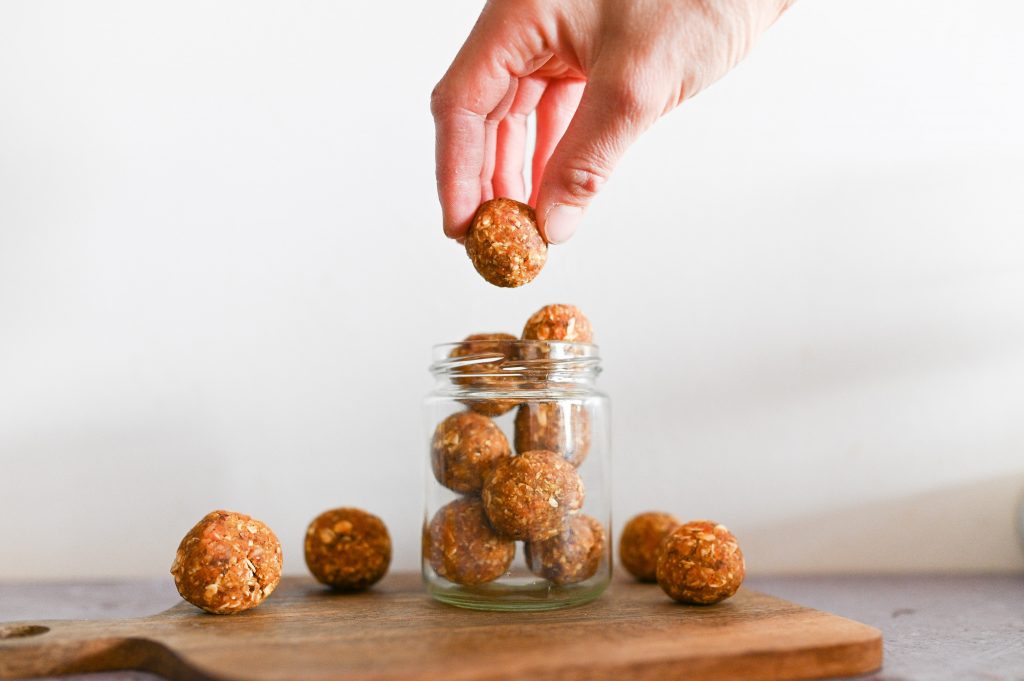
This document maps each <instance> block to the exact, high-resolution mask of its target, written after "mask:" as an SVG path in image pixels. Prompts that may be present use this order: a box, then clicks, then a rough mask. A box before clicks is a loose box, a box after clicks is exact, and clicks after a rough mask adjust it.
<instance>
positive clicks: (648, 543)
mask: <svg viewBox="0 0 1024 681" xmlns="http://www.w3.org/2000/svg"><path fill="white" fill-rule="evenodd" d="M680 525H682V522H681V521H680V520H679V519H678V518H676V517H675V516H674V515H672V514H671V513H658V512H654V511H650V512H647V513H641V514H640V515H637V516H634V517H633V518H631V519H630V520H629V522H628V523H626V526H625V527H623V528H622V535H621V536H620V537H619V562H620V563H622V567H624V568H626V571H627V572H628V573H629V574H631V575H633V576H634V577H635V578H636V579H638V580H639V581H641V582H654V581H657V569H658V549H659V548H660V547H661V542H662V541H664V539H665V537H667V536H668V535H669V534H670V533H671V532H672V530H674V529H676V528H677V527H679V526H680Z"/></svg>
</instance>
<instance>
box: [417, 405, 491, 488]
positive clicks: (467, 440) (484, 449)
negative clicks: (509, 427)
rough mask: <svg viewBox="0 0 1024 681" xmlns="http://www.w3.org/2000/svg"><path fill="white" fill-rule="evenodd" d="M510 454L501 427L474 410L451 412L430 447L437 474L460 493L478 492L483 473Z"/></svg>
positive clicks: (439, 427) (441, 424)
mask: <svg viewBox="0 0 1024 681" xmlns="http://www.w3.org/2000/svg"><path fill="white" fill-rule="evenodd" d="M510 455H511V449H510V447H509V444H508V439H507V438H506V437H505V434H504V433H503V432H501V428H499V427H498V426H497V424H495V423H494V421H492V420H491V419H489V418H487V417H486V416H483V415H481V414H476V413H473V412H471V411H463V412H458V413H456V414H452V415H451V416H449V417H448V418H446V419H445V420H444V421H442V422H441V423H440V424H439V425H438V426H437V429H436V430H435V431H434V439H433V441H432V442H431V446H430V462H431V465H432V467H433V469H434V477H435V478H437V481H438V482H440V483H441V484H442V485H444V486H445V487H447V488H448V489H451V490H454V491H456V492H459V493H461V494H474V493H478V492H479V491H480V488H481V487H483V484H484V476H485V475H487V474H488V473H489V472H490V471H491V469H492V468H494V466H495V465H496V464H497V463H498V461H500V460H501V459H504V458H508V457H509V456H510Z"/></svg>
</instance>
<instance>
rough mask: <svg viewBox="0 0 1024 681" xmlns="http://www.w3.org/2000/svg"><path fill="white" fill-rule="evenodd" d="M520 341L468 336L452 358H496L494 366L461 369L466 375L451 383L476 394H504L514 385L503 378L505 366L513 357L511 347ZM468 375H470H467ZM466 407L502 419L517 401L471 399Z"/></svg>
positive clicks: (488, 335)
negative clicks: (508, 387)
mask: <svg viewBox="0 0 1024 681" xmlns="http://www.w3.org/2000/svg"><path fill="white" fill-rule="evenodd" d="M516 340H518V339H517V338H516V337H515V336H513V335H512V334H510V333H474V334H470V335H469V336H466V338H465V339H463V341H462V343H460V344H459V345H458V347H456V348H455V349H454V350H452V351H451V353H450V354H449V357H452V358H460V357H467V358H472V357H477V356H479V357H480V358H481V359H483V358H484V357H488V356H494V357H496V359H495V360H494V361H491V362H477V363H474V364H467V365H465V366H463V367H460V368H459V372H460V373H461V374H463V375H461V376H456V377H455V378H453V379H452V382H453V383H458V384H461V385H465V386H467V387H470V388H473V389H476V390H501V389H502V388H503V387H507V386H509V385H510V384H511V383H512V382H513V380H514V379H513V377H506V376H502V375H501V365H502V362H503V361H504V360H506V359H508V358H509V357H511V356H512V353H513V345H512V343H513V342H515V341H516ZM467 374H468V375H467ZM464 403H465V404H466V406H467V407H469V408H470V409H472V410H473V411H475V412H477V413H479V414H483V415H485V416H501V415H502V414H504V413H505V412H507V411H509V410H511V409H512V408H513V407H515V406H516V405H517V404H518V401H516V400H501V399H485V398H481V399H472V400H464Z"/></svg>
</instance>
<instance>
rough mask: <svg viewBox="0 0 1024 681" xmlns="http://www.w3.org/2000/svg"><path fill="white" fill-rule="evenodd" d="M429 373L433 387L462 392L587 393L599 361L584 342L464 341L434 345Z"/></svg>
mask: <svg viewBox="0 0 1024 681" xmlns="http://www.w3.org/2000/svg"><path fill="white" fill-rule="evenodd" d="M430 371H431V373H433V375H434V377H435V378H436V379H437V381H438V387H445V386H453V387H456V386H457V387H458V388H459V389H460V390H463V391H464V390H473V389H474V387H475V388H477V389H480V390H485V391H488V392H491V391H494V390H501V391H502V392H514V391H518V390H525V391H535V390H537V389H550V390H559V389H574V390H587V389H593V388H594V386H595V382H596V379H597V376H598V374H599V373H600V372H601V358H600V355H599V354H598V347H597V346H596V345H592V344H589V343H567V342H561V341H524V340H486V341H479V340H469V341H462V342H459V343H444V344H441V345H437V346H434V361H433V363H432V364H431V366H430Z"/></svg>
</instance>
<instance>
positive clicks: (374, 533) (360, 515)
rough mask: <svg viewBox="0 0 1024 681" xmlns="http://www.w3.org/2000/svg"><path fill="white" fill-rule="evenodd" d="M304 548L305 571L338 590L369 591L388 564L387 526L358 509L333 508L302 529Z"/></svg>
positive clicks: (389, 556)
mask: <svg viewBox="0 0 1024 681" xmlns="http://www.w3.org/2000/svg"><path fill="white" fill-rule="evenodd" d="M304 548H305V558H306V566H307V567H308V568H309V571H310V572H311V573H312V574H313V576H314V577H315V578H316V579H317V581H319V582H320V583H322V584H326V585H327V586H329V587H331V588H332V589H337V590H338V591H361V590H363V589H366V588H369V587H370V586H372V585H373V584H375V583H377V582H378V581H380V579H381V578H382V577H383V576H384V575H385V574H386V573H387V571H388V566H389V565H390V564H391V536H390V535H389V534H388V528H387V526H386V525H384V521H383V520H381V519H380V518H378V517H377V516H375V515H373V514H372V513H367V512H366V511H363V510H360V509H358V508H335V509H331V510H329V511H324V512H323V513H321V514H320V515H318V516H317V517H316V518H314V519H313V521H312V522H311V523H310V524H309V527H308V528H307V529H306V539H305V542H304Z"/></svg>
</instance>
